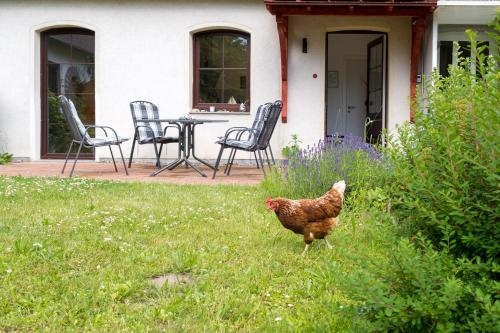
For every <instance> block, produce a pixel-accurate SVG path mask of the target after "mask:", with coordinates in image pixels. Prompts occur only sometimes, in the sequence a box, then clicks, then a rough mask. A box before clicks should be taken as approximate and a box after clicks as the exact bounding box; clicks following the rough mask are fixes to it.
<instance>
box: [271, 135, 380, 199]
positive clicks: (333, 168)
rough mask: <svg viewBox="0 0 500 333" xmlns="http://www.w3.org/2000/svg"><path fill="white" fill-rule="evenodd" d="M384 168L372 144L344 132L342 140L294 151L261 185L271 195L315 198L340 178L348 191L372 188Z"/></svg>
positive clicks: (377, 181)
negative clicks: (280, 168) (344, 182)
mask: <svg viewBox="0 0 500 333" xmlns="http://www.w3.org/2000/svg"><path fill="white" fill-rule="evenodd" d="M387 169H388V168H387V166H386V165H385V159H384V158H383V157H382V155H381V154H380V153H379V152H378V151H377V150H376V149H375V148H374V147H373V146H371V145H369V144H367V143H365V142H364V141H363V140H362V139H361V138H359V137H356V136H351V135H347V136H346V137H345V138H344V139H343V140H342V141H336V140H335V141H334V140H330V141H320V142H319V143H318V144H316V145H314V146H312V147H308V148H306V149H303V150H298V151H296V152H295V154H292V155H291V156H290V158H289V160H288V162H287V163H286V164H285V165H284V167H283V170H282V171H280V170H276V171H275V172H274V173H273V174H272V175H270V176H269V177H267V178H266V180H265V181H264V187H265V188H266V190H267V191H268V192H269V193H270V194H271V195H273V196H274V195H281V196H288V197H291V198H305V197H316V196H320V195H323V194H324V193H325V192H326V191H327V190H328V189H330V188H331V187H332V184H333V183H334V182H336V181H339V180H342V179H343V180H345V181H346V183H347V184H348V186H349V190H350V191H352V190H357V189H359V188H365V187H375V186H376V185H377V184H380V183H381V182H382V181H383V178H384V175H385V170H387Z"/></svg>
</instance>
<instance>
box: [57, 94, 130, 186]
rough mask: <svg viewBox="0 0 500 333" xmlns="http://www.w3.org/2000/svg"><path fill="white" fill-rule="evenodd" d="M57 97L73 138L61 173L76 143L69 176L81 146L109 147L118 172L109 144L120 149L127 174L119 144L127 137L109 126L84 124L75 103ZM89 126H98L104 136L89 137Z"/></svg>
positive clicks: (62, 97)
mask: <svg viewBox="0 0 500 333" xmlns="http://www.w3.org/2000/svg"><path fill="white" fill-rule="evenodd" d="M58 99H59V110H60V111H61V112H62V114H63V116H64V119H65V120H66V122H67V124H68V127H69V129H70V132H71V135H72V136H73V140H72V141H71V144H70V145H69V149H68V153H67V154H66V160H65V161H64V166H63V168H62V171H61V173H62V174H64V169H65V168H66V164H67V163H68V158H69V154H70V153H71V148H73V144H74V143H76V144H78V145H79V146H78V151H77V153H76V156H75V162H74V163H73V168H71V173H70V175H69V176H70V177H72V176H73V173H74V172H75V166H76V162H77V161H78V158H79V157H80V152H81V150H82V147H85V148H94V149H95V148H97V147H109V152H110V153H111V158H112V159H113V165H114V166H115V171H116V172H118V168H117V167H116V162H115V157H114V156H113V150H111V146H118V149H119V151H120V155H121V158H122V162H123V167H124V168H125V173H126V174H127V175H128V171H127V168H126V166H125V159H124V158H123V153H122V148H121V146H120V144H122V142H125V141H127V140H128V138H122V137H119V136H118V134H116V131H115V130H114V129H112V128H111V127H109V126H97V125H84V124H83V123H82V121H81V120H80V117H78V113H77V112H76V108H75V105H74V104H73V102H72V101H71V100H70V99H68V98H66V97H65V96H63V95H60V96H59V97H58ZM91 128H96V129H97V128H99V129H101V130H102V131H103V132H104V135H105V137H102V138H97V137H95V138H91V137H90V135H89V129H91ZM106 129H108V130H110V131H111V132H113V135H112V136H108V133H107V131H106Z"/></svg>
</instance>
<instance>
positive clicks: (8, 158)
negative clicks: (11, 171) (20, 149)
mask: <svg viewBox="0 0 500 333" xmlns="http://www.w3.org/2000/svg"><path fill="white" fill-rule="evenodd" d="M10 162H12V154H9V153H0V165H2V164H7V163H10Z"/></svg>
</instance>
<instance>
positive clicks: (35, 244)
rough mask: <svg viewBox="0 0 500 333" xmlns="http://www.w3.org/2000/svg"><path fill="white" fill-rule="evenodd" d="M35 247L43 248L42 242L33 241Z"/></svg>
mask: <svg viewBox="0 0 500 333" xmlns="http://www.w3.org/2000/svg"><path fill="white" fill-rule="evenodd" d="M33 247H36V248H39V249H41V248H42V244H40V243H39V242H35V243H33Z"/></svg>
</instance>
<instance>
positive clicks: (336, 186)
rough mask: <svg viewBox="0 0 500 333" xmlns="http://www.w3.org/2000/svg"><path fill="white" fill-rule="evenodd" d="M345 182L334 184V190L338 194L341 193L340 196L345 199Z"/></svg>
mask: <svg viewBox="0 0 500 333" xmlns="http://www.w3.org/2000/svg"><path fill="white" fill-rule="evenodd" d="M345 187H346V185H345V181H343V180H341V181H339V182H336V183H335V184H333V186H332V188H333V189H334V190H336V191H337V192H339V194H340V195H342V197H344V191H345Z"/></svg>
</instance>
